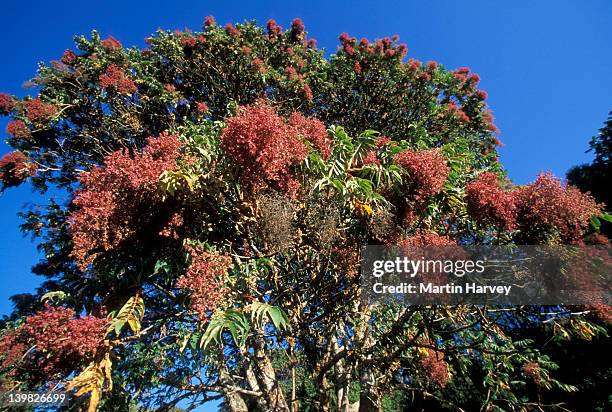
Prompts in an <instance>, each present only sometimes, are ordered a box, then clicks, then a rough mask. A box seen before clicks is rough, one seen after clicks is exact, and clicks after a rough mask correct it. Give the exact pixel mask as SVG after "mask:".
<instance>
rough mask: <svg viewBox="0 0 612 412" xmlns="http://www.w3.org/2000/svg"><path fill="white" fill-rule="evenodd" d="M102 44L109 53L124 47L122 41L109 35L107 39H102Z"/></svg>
mask: <svg viewBox="0 0 612 412" xmlns="http://www.w3.org/2000/svg"><path fill="white" fill-rule="evenodd" d="M100 45H101V46H102V47H103V48H104V50H106V51H107V52H109V53H110V52H112V51H115V50H117V49H120V48H121V47H123V46H122V45H121V42H120V41H119V40H117V39H115V38H114V37H113V36H108V37H107V38H106V39H104V40H102V41H101V42H100Z"/></svg>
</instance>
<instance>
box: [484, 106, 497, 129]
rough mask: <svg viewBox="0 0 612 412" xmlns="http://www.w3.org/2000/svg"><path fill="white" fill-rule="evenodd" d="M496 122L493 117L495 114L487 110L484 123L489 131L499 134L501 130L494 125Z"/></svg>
mask: <svg viewBox="0 0 612 412" xmlns="http://www.w3.org/2000/svg"><path fill="white" fill-rule="evenodd" d="M494 121H495V117H493V113H491V111H490V110H487V111H486V112H485V114H484V116H483V122H484V125H485V127H486V128H487V129H489V130H490V131H491V132H493V133H499V129H498V128H497V126H496V125H495V124H494V123H493V122H494Z"/></svg>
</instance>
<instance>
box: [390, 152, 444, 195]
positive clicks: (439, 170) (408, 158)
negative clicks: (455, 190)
mask: <svg viewBox="0 0 612 412" xmlns="http://www.w3.org/2000/svg"><path fill="white" fill-rule="evenodd" d="M394 162H395V164H397V165H399V166H401V167H402V168H403V169H404V170H405V171H406V172H407V173H408V176H407V179H406V182H407V184H408V191H409V194H413V195H415V197H416V198H417V199H423V198H428V197H431V196H433V195H436V194H438V193H440V192H441V191H442V189H443V188H444V182H445V181H446V177H447V176H448V166H447V165H446V159H445V158H444V156H442V153H441V152H440V150H439V149H430V150H419V151H414V150H405V151H403V152H401V153H398V154H397V155H396V156H395V159H394Z"/></svg>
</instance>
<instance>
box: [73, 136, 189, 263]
mask: <svg viewBox="0 0 612 412" xmlns="http://www.w3.org/2000/svg"><path fill="white" fill-rule="evenodd" d="M180 147H181V143H180V141H179V139H178V137H177V136H174V135H168V134H162V135H161V136H160V137H159V138H156V139H155V138H149V139H148V145H147V146H146V147H145V148H144V150H143V151H142V153H138V154H136V155H135V156H134V157H133V158H132V157H130V155H129V154H128V153H126V152H124V151H117V152H115V153H113V154H111V155H109V156H108V157H106V159H105V161H104V166H103V167H96V168H94V169H93V170H92V171H90V172H86V173H83V174H82V175H81V176H80V178H79V180H80V182H81V186H82V188H83V189H82V190H81V191H80V192H79V193H78V194H77V196H76V197H75V199H74V200H73V203H74V204H75V205H76V206H77V207H78V209H77V210H76V211H74V212H73V213H72V214H71V216H70V219H69V220H70V229H71V231H72V238H73V241H74V248H73V251H72V255H73V256H74V258H75V259H76V261H77V263H78V264H79V266H80V268H81V269H83V270H84V269H86V268H87V266H88V265H89V264H91V263H93V261H94V260H95V259H96V257H97V256H98V255H99V254H100V253H102V252H103V251H109V250H111V249H112V248H113V247H116V246H117V245H119V244H120V243H121V242H122V241H123V240H125V239H128V238H130V237H131V236H133V235H134V234H136V233H137V231H138V230H141V229H142V227H143V226H146V225H145V224H144V223H143V218H150V217H151V216H150V215H153V214H154V212H153V210H151V211H150V214H148V213H149V211H146V213H145V212H143V211H142V210H139V206H143V207H148V208H152V209H154V208H155V205H154V204H153V201H154V199H155V198H154V195H155V193H156V189H157V184H158V180H159V176H160V175H161V174H162V172H164V171H166V170H174V169H176V160H177V158H178V157H179V150H180Z"/></svg>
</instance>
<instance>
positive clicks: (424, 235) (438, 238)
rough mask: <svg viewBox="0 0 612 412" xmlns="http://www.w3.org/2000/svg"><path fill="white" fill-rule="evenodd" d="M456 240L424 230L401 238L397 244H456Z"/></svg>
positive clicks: (417, 245)
mask: <svg viewBox="0 0 612 412" xmlns="http://www.w3.org/2000/svg"><path fill="white" fill-rule="evenodd" d="M456 245H457V242H455V241H454V240H453V239H451V238H450V237H448V236H443V235H439V234H437V233H435V232H431V231H426V232H421V233H418V234H416V235H413V236H410V237H407V238H405V239H403V240H402V241H401V242H400V243H399V246H412V247H422V246H456Z"/></svg>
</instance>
